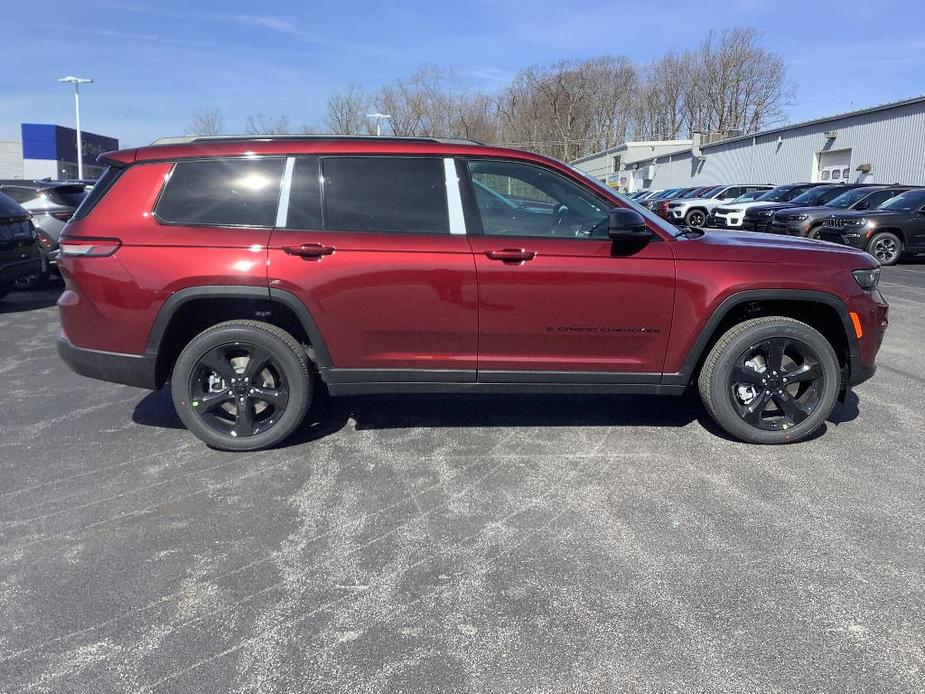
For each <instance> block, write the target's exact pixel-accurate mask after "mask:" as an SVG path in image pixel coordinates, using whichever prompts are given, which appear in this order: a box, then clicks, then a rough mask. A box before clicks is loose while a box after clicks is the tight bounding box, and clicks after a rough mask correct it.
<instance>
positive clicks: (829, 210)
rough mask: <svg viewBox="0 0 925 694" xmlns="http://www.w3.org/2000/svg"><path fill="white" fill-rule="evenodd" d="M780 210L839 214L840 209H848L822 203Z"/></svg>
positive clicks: (813, 213) (798, 212) (814, 213)
mask: <svg viewBox="0 0 925 694" xmlns="http://www.w3.org/2000/svg"><path fill="white" fill-rule="evenodd" d="M779 211H784V212H786V213H788V214H790V213H793V214H808V215H826V214H838V212H839V211H847V210H844V209H843V208H841V207H826V206H825V205H821V206H819V207H782V208H780V210H779Z"/></svg>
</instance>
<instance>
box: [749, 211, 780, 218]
mask: <svg viewBox="0 0 925 694" xmlns="http://www.w3.org/2000/svg"><path fill="white" fill-rule="evenodd" d="M772 214H774V210H757V211H756V212H751V213H749V215H748V216H749V217H770V216H771V215H772Z"/></svg>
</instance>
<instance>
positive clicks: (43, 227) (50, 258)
mask: <svg viewBox="0 0 925 694" xmlns="http://www.w3.org/2000/svg"><path fill="white" fill-rule="evenodd" d="M88 186H89V187H92V183H88V182H86V181H24V180H19V179H9V180H2V181H0V193H3V194H5V195H8V196H9V197H11V198H13V199H14V200H15V201H16V202H18V203H19V204H20V205H22V206H23V207H24V208H25V209H26V210H28V211H29V213H30V214H31V215H32V223H33V224H34V225H35V231H36V233H37V234H38V237H39V245H40V247H41V249H42V258H43V262H42V267H41V268H40V269H39V271H38V272H37V273H35V274H32V275H28V276H25V277H22V278H20V279H19V280H18V282H17V288H19V289H28V288H30V287H32V286H37V285H40V284H41V283H43V282H44V281H45V280H46V279H48V275H49V272H50V271H51V269H52V268H53V267H54V266H55V263H56V262H57V256H58V238H59V237H60V236H61V230H62V229H64V225H65V224H67V221H68V220H69V219H70V218H71V216H72V215H73V214H74V210H76V209H77V207H78V206H79V205H80V203H81V202H82V201H83V199H84V198H85V197H86V195H87V190H88Z"/></svg>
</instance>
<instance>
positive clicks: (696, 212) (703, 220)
mask: <svg viewBox="0 0 925 694" xmlns="http://www.w3.org/2000/svg"><path fill="white" fill-rule="evenodd" d="M694 217H700V223H699V224H696V225H695V224H693V223H692V221H693V218H694ZM684 221H685V222H687V225H688V226H695V227H696V228H698V229H699V228H700V227H702V226H703V225H704V224H706V222H707V216H706V214H704V213H703V212H701V211H700V210H691V211H690V212H688V213H687V216H686V217H685V218H684Z"/></svg>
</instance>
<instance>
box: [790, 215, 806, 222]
mask: <svg viewBox="0 0 925 694" xmlns="http://www.w3.org/2000/svg"><path fill="white" fill-rule="evenodd" d="M794 219H795V220H796V221H798V222H805V221H806V220H807V219H809V215H808V214H798V215H797V216H796V217H794Z"/></svg>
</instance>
